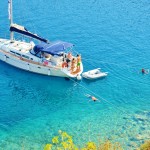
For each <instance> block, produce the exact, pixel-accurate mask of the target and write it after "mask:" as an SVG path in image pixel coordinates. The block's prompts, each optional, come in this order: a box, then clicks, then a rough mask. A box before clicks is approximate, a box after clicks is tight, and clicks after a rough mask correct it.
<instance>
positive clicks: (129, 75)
mask: <svg viewBox="0 0 150 150" xmlns="http://www.w3.org/2000/svg"><path fill="white" fill-rule="evenodd" d="M0 8H1V13H0V24H1V25H0V37H1V38H5V37H7V38H9V21H8V15H7V12H8V11H7V2H5V1H0ZM13 13H14V22H15V23H18V24H20V25H23V26H25V27H26V28H28V30H31V31H33V32H35V33H37V34H39V35H41V36H44V37H46V38H48V39H49V40H50V41H53V40H58V39H59V40H64V41H68V42H72V43H74V44H75V50H76V51H78V52H79V53H81V54H82V60H83V64H84V70H85V71H87V70H89V69H93V68H97V67H100V68H102V70H103V71H107V72H109V75H108V77H107V78H105V79H102V80H96V81H94V82H90V81H86V80H84V79H83V80H82V81H81V82H78V83H76V82H73V81H72V80H70V81H66V80H64V79H63V78H57V77H47V76H42V75H37V74H33V73H29V72H25V71H22V70H19V69H16V68H13V67H11V66H9V65H7V64H5V63H3V62H0V68H1V69H0V89H1V90H0V148H1V149H8V150H9V149H13V150H15V149H20V148H25V149H43V147H44V145H45V144H46V143H50V142H51V140H50V139H51V137H52V136H53V135H55V134H56V133H57V132H58V130H64V131H67V132H68V133H69V134H71V135H72V136H73V138H74V140H75V143H76V144H77V145H78V146H83V144H84V143H85V142H87V141H88V140H92V141H94V142H96V143H97V142H98V141H99V139H100V138H109V139H110V140H113V141H118V142H120V143H121V144H122V146H123V147H124V149H128V150H130V149H131V150H132V149H134V148H135V147H138V146H139V144H140V143H142V142H143V141H144V140H147V139H149V138H150V137H149V135H150V93H149V91H150V74H148V75H142V74H141V72H140V70H141V68H146V69H149V66H150V59H149V56H150V55H149V52H150V44H149V43H150V27H149V22H150V2H149V1H148V0H143V1H138V0H127V1H123V0H120V1H116V0H112V1H108V0H101V1H98V0H91V1H89V2H87V1H82V0H79V1H77V2H75V1H70V0H66V1H63V2H59V1H57V0H55V1H53V0H51V1H42V0H37V1H34V0H30V2H29V1H27V0H20V1H19V0H16V1H14V3H13ZM15 37H16V39H19V38H21V36H20V35H16V36H15ZM85 94H92V95H95V96H96V97H97V98H99V100H100V102H97V103H94V102H88V100H89V99H87V97H85Z"/></svg>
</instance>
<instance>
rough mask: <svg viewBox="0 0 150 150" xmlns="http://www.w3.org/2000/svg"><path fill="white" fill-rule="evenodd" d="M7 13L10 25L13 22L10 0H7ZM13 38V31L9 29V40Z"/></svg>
mask: <svg viewBox="0 0 150 150" xmlns="http://www.w3.org/2000/svg"><path fill="white" fill-rule="evenodd" d="M8 15H9V20H10V27H11V25H12V24H13V12H12V0H8ZM13 39H14V32H13V31H10V40H11V41H13Z"/></svg>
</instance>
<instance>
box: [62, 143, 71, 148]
mask: <svg viewBox="0 0 150 150" xmlns="http://www.w3.org/2000/svg"><path fill="white" fill-rule="evenodd" d="M61 144H62V146H63V147H64V149H66V148H68V146H69V145H68V144H67V142H61Z"/></svg>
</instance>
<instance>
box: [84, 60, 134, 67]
mask: <svg viewBox="0 0 150 150" xmlns="http://www.w3.org/2000/svg"><path fill="white" fill-rule="evenodd" d="M82 59H83V60H85V61H86V62H88V63H89V61H96V62H100V63H105V64H112V65H116V66H120V64H119V65H118V64H115V63H108V62H104V61H98V60H93V59H86V58H82ZM122 66H125V67H128V68H134V69H135V67H133V66H132V67H131V66H129V65H122Z"/></svg>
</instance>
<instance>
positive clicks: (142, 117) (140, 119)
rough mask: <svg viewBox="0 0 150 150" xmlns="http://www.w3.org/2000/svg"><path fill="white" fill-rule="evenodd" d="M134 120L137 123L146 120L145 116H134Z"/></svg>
mask: <svg viewBox="0 0 150 150" xmlns="http://www.w3.org/2000/svg"><path fill="white" fill-rule="evenodd" d="M134 119H135V120H137V121H142V122H143V121H146V120H147V117H146V116H145V115H144V116H143V115H135V116H134Z"/></svg>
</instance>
